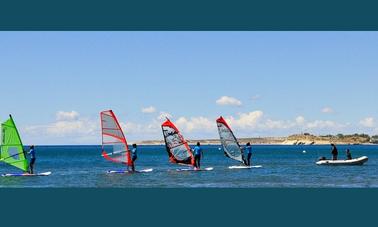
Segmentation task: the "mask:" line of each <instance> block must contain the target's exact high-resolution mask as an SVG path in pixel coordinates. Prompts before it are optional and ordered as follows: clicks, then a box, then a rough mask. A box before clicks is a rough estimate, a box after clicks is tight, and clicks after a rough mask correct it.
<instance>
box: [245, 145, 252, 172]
mask: <svg viewBox="0 0 378 227" xmlns="http://www.w3.org/2000/svg"><path fill="white" fill-rule="evenodd" d="M244 150H245V155H246V156H247V159H245V160H244V164H245V165H247V166H251V158H252V146H251V143H250V142H248V143H247V144H246V145H245V148H244Z"/></svg>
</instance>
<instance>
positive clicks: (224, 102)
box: [216, 96, 242, 106]
mask: <svg viewBox="0 0 378 227" xmlns="http://www.w3.org/2000/svg"><path fill="white" fill-rule="evenodd" d="M216 103H217V104H218V105H220V106H241V105H242V102H241V101H239V100H238V99H236V98H234V97H229V96H222V97H221V98H219V99H218V100H217V101H216Z"/></svg>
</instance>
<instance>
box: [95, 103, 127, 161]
mask: <svg viewBox="0 0 378 227" xmlns="http://www.w3.org/2000/svg"><path fill="white" fill-rule="evenodd" d="M100 115H101V128H102V156H103V157H104V158H106V159H107V160H109V161H112V162H117V163H123V164H126V165H128V166H131V165H132V160H131V157H130V150H129V147H128V145H127V141H126V138H125V135H124V134H123V131H122V128H121V126H120V124H119V123H118V120H117V118H116V116H115V115H114V113H113V111H112V110H107V111H103V112H101V114H100Z"/></svg>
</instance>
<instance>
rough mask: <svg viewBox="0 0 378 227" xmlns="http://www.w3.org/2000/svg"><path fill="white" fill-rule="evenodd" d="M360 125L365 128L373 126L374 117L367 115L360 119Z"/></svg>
mask: <svg viewBox="0 0 378 227" xmlns="http://www.w3.org/2000/svg"><path fill="white" fill-rule="evenodd" d="M360 125H362V126H364V127H366V128H374V127H375V119H374V118H373V117H367V118H365V119H362V120H361V121H360Z"/></svg>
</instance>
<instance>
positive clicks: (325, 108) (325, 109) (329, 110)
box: [322, 107, 334, 114]
mask: <svg viewBox="0 0 378 227" xmlns="http://www.w3.org/2000/svg"><path fill="white" fill-rule="evenodd" d="M322 113H326V114H331V113H334V110H333V109H332V108H331V107H324V108H323V109H322Z"/></svg>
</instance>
